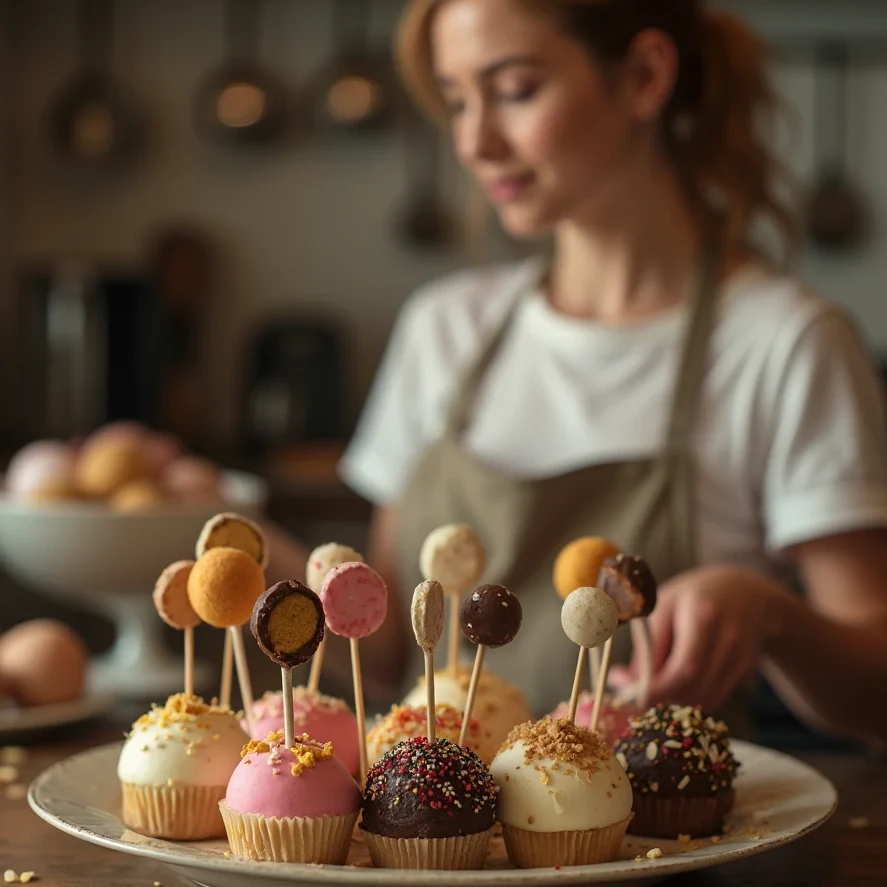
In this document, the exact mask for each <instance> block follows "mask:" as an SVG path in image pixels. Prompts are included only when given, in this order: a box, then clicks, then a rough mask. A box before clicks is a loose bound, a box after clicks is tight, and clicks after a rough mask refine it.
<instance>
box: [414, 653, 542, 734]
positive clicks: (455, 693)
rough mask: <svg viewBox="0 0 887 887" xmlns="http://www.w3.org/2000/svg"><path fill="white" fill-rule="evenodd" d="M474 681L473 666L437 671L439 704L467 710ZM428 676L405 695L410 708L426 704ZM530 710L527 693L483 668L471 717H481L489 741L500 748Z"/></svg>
mask: <svg viewBox="0 0 887 887" xmlns="http://www.w3.org/2000/svg"><path fill="white" fill-rule="evenodd" d="M470 683H471V669H470V668H459V670H458V671H457V672H456V673H455V674H453V672H451V671H450V670H449V669H441V670H440V671H436V672H435V673H434V699H435V703H436V704H438V705H451V706H452V707H453V708H455V709H457V710H458V711H460V712H461V711H464V710H465V703H466V702H467V700H468V686H469V684H470ZM427 698H428V695H427V693H426V690H425V676H424V675H423V676H422V677H420V678H419V680H418V682H417V684H416V686H415V687H414V688H413V689H412V690H411V691H410V692H409V693H408V694H407V695H406V697H405V698H404V700H403V704H404V705H406V706H408V707H410V708H421V707H423V706H424V705H425V704H426V701H427ZM531 717H532V713H531V712H530V709H529V706H528V705H527V701H526V699H525V698H524V694H523V693H521V691H520V690H519V689H518V688H517V687H515V686H514V684H509V683H508V681H506V680H505V679H504V678H502V677H500V676H499V675H497V674H496V673H495V672H492V671H489V670H487V669H484V670H483V671H482V672H481V673H480V680H479V681H478V685H477V695H476V696H475V698H474V708H473V710H472V719H473V720H476V721H478V722H479V723H480V724H481V725H482V727H483V729H484V730H485V731H487V732H488V733H489V734H490V744H491V745H493V746H494V747H496V748H498V747H499V745H501V744H502V742H503V740H504V739H505V737H506V736H507V735H508V733H509V731H510V730H511V728H512V727H514V726H515V725H516V724H522V723H523V722H524V721H528V720H530V718H531Z"/></svg>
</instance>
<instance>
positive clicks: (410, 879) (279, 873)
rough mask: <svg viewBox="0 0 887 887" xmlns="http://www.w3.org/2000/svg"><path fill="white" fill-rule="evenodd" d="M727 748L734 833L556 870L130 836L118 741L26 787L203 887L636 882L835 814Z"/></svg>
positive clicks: (806, 779) (64, 824)
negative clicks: (265, 854) (335, 860)
mask: <svg viewBox="0 0 887 887" xmlns="http://www.w3.org/2000/svg"><path fill="white" fill-rule="evenodd" d="M733 749H734V752H735V754H736V757H737V758H738V759H739V760H740V761H741V762H742V764H743V767H742V775H741V777H740V778H739V779H738V781H737V784H736V789H737V800H736V810H735V812H734V816H733V822H732V826H731V829H730V832H729V833H728V834H727V835H725V836H724V838H723V839H722V840H721V841H720V842H719V843H718V844H713V843H711V842H710V841H697V842H694V843H693V844H690V845H689V846H688V845H684V844H680V843H678V842H676V841H648V840H639V839H634V838H629V839H628V840H626V842H625V844H624V846H623V854H622V855H623V860H622V861H620V862H614V863H607V864H605V865H596V866H582V867H576V868H564V869H561V870H559V871H554V870H553V869H534V870H530V871H517V870H514V869H511V868H509V867H508V864H507V862H506V861H505V856H504V851H503V848H502V844H501V840H500V841H495V840H494V846H493V851H492V852H491V858H490V863H489V865H488V868H487V869H485V870H484V871H480V872H409V873H401V874H395V873H394V872H391V871H389V870H381V869H372V868H366V867H363V866H362V865H361V863H362V862H364V860H365V859H366V854H365V850H364V847H363V845H362V843H361V842H359V841H355V842H354V845H353V848H352V855H351V858H350V861H351V863H352V864H351V865H348V866H344V867H340V866H302V865H292V864H284V863H270V862H249V861H247V860H241V859H233V858H226V857H225V856H224V853H225V851H226V850H227V849H228V847H227V843H226V842H224V841H204V842H201V843H193V844H188V843H182V844H176V843H172V842H170V841H161V840H157V839H154V838H146V837H144V836H142V835H139V834H136V833H135V832H132V831H129V830H128V829H127V828H126V826H125V825H123V823H122V822H121V821H120V820H119V819H118V814H119V807H120V789H119V786H118V783H117V779H116V775H115V773H116V764H117V756H118V754H119V752H120V744H114V745H106V746H101V747H100V748H95V749H92V750H90V751H87V752H83V753H82V754H79V755H77V756H75V757H73V758H69V759H68V760H66V761H61V762H60V763H58V764H55V765H54V766H52V767H50V768H49V769H48V770H46V771H45V772H44V773H42V774H41V775H40V776H38V777H37V779H36V780H35V781H34V783H33V784H32V785H31V789H30V792H29V794H28V800H29V802H30V804H31V807H32V808H33V809H34V811H35V812H36V813H37V814H38V815H39V816H41V817H42V818H43V819H45V820H46V821H47V822H48V823H50V824H51V825H54V826H55V827H56V828H59V829H61V830H62V831H64V832H67V833H68V834H71V835H74V837H77V838H81V839H82V840H84V841H90V842H92V843H94V844H99V845H101V846H103V847H108V848H109V849H111V850H117V851H120V852H122V853H130V854H133V855H135V856H145V857H147V858H149V859H153V860H156V861H157V862H160V863H163V864H165V865H167V866H169V867H170V868H171V869H173V870H174V871H176V872H177V873H179V874H181V875H183V876H185V877H188V878H191V879H192V880H194V881H196V882H197V883H199V884H201V885H206V887H292V885H294V884H300V885H324V887H330V885H365V887H381V885H389V884H391V883H392V882H393V881H401V882H402V883H409V884H411V885H417V887H451V885H452V887H542V885H548V884H594V883H611V882H615V881H634V882H635V883H640V882H644V881H648V880H651V879H652V880H658V879H660V878H664V877H667V876H669V875H674V874H677V873H678V872H686V871H692V870H695V869H703V868H709V867H711V866H715V865H721V864H723V863H726V862H732V861H734V860H737V859H741V858H742V857H745V856H752V855H754V854H757V853H764V852H766V851H768V850H774V849H776V848H778V847H780V846H781V845H783V844H787V843H789V842H791V841H794V840H796V839H797V838H800V837H801V836H802V835H805V834H806V833H807V832H809V831H811V830H812V829H814V828H816V827H817V826H819V825H821V824H822V823H823V822H825V820H826V819H828V817H829V816H831V814H832V813H833V812H834V810H835V807H836V805H837V793H836V792H835V789H834V786H833V785H832V784H831V783H830V782H829V781H828V780H827V779H825V777H823V776H821V775H820V774H819V773H817V772H816V771H815V770H813V769H812V768H811V767H808V766H807V765H806V764H803V763H801V762H800V761H797V760H795V759H794V758H791V757H789V756H788V755H784V754H780V753H779V752H775V751H771V750H770V749H766V748H761V747H760V746H755V745H751V744H749V743H744V742H738V741H737V742H734V743H733ZM653 847H659V848H661V850H662V852H663V854H664V855H663V857H662V858H660V859H647V858H644V859H643V860H642V861H640V862H636V861H635V860H634V858H635V856H637V855H645V854H646V852H647V850H649V849H651V848H653ZM355 862H356V863H358V865H354V864H353V863H355Z"/></svg>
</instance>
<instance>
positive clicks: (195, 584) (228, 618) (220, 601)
mask: <svg viewBox="0 0 887 887" xmlns="http://www.w3.org/2000/svg"><path fill="white" fill-rule="evenodd" d="M264 591H265V574H264V572H263V571H262V568H261V567H260V566H259V564H258V562H257V561H256V559H255V558H253V557H250V556H249V555H248V554H246V552H243V551H240V550H238V549H236V548H211V549H210V550H209V551H207V552H206V554H204V555H203V557H202V558H200V560H198V561H197V563H196V564H194V567H193V568H192V570H191V575H190V576H189V577H188V599H189V600H190V601H191V606H192V607H194V611H195V612H196V613H197V615H198V616H199V617H200V618H201V619H202V620H203V621H204V622H206V623H207V624H209V625H212V626H213V628H228V627H229V626H232V625H234V626H237V625H243V624H245V623H246V622H249V620H250V617H251V616H252V612H253V607H254V606H255V604H256V601H257V600H258V599H259V595H261V594H262V592H264Z"/></svg>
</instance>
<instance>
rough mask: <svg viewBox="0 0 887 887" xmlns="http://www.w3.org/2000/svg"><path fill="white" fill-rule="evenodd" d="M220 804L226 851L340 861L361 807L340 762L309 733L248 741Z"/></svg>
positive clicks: (281, 858)
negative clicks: (288, 743) (289, 745)
mask: <svg viewBox="0 0 887 887" xmlns="http://www.w3.org/2000/svg"><path fill="white" fill-rule="evenodd" d="M242 755H243V756H242V758H241V761H240V763H239V764H238V765H237V767H236V769H235V770H234V773H233V774H232V776H231V779H230V781H229V782H228V790H227V793H226V795H225V799H224V800H223V801H221V802H220V803H219V808H220V809H221V811H222V819H223V820H224V822H225V831H226V832H227V834H228V843H229V844H230V845H231V852H232V853H233V854H234V855H236V856H244V857H246V858H247V859H257V860H266V861H270V862H299V863H311V864H324V863H326V864H332V865H344V864H345V860H346V859H347V857H348V849H349V846H350V844H351V835H352V832H353V831H354V824H355V823H356V822H357V815H358V811H359V809H360V800H361V798H360V790H359V789H358V787H357V783H356V782H355V781H354V779H353V777H352V776H351V774H350V773H349V772H348V770H347V769H346V767H345V765H344V764H343V763H342V762H341V761H340V760H339V759H338V758H337V757H336V756H335V755H334V754H333V749H332V746H331V745H330V744H329V743H326V744H325V745H322V744H321V743H319V742H315V741H314V740H312V739H311V738H310V737H309V736H304V735H303V736H299V737H297V738H296V740H295V744H294V745H293V747H292V748H286V746H285V743H284V739H283V732H282V731H280V732H278V733H274V734H272V735H271V736H269V737H268V739H267V740H264V741H259V742H257V741H256V740H252V741H251V742H249V743H248V744H247V745H246V746H245V747H244V749H243V753H242Z"/></svg>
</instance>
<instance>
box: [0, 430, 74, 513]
mask: <svg viewBox="0 0 887 887" xmlns="http://www.w3.org/2000/svg"><path fill="white" fill-rule="evenodd" d="M74 487H75V484H74V455H73V453H72V451H71V448H70V447H69V446H68V445H67V444H64V443H61V442H59V441H54V440H37V441H34V442H33V443H30V444H28V445H27V446H26V447H22V449H20V450H19V451H18V452H17V453H16V454H15V455H14V456H13V457H12V459H11V460H10V462H9V467H8V469H7V470H6V489H7V490H8V491H9V493H10V495H12V496H13V497H15V498H16V499H22V500H39V501H46V499H47V498H54V499H58V498H70V496H64V497H60V496H58V495H56V494H57V493H58V492H59V491H62V492H64V491H67V492H68V493H72V492H73V490H74ZM47 494H48V496H47Z"/></svg>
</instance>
